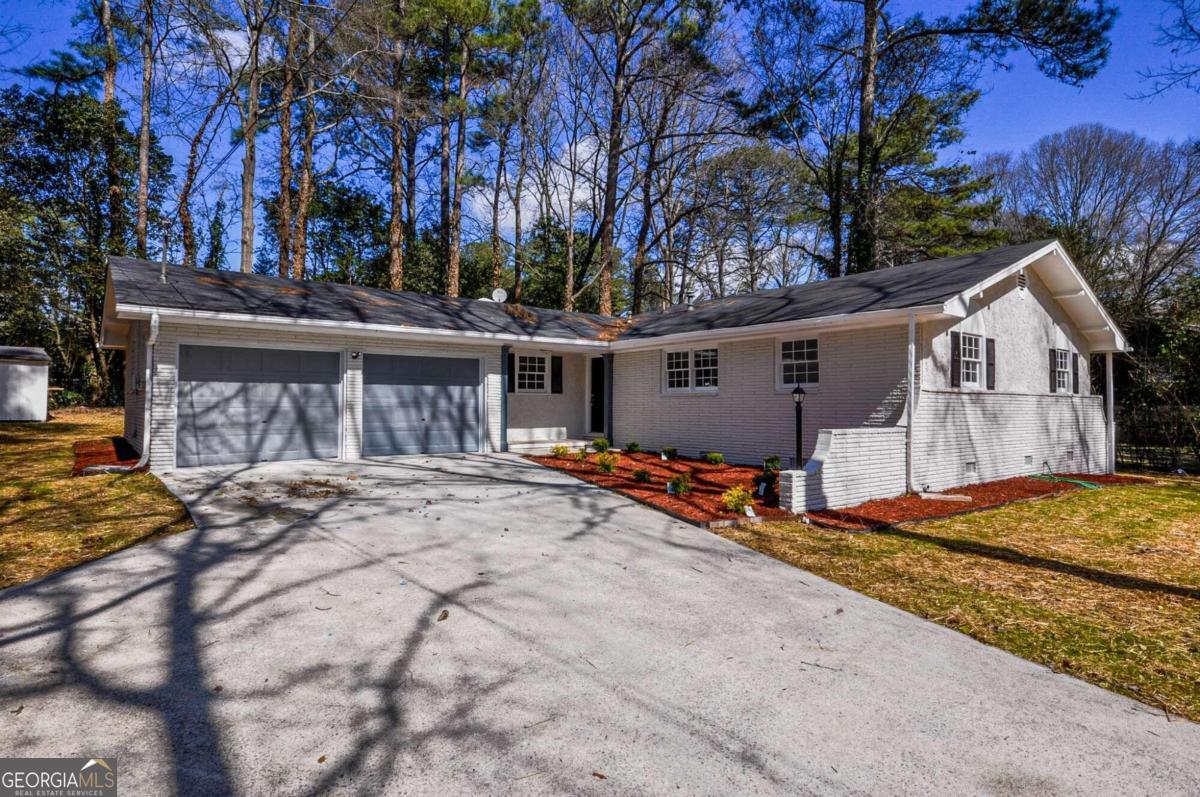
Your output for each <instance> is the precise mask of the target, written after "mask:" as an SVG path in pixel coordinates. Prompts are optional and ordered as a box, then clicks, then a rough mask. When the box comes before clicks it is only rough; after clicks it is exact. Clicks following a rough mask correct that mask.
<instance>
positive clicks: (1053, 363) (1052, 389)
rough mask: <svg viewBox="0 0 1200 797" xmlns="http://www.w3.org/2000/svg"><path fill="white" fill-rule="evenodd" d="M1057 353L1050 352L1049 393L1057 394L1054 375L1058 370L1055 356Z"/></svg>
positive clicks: (1056, 380)
mask: <svg viewBox="0 0 1200 797" xmlns="http://www.w3.org/2000/svg"><path fill="white" fill-rule="evenodd" d="M1057 353H1058V352H1057V351H1056V350H1054V349H1051V350H1050V392H1051V393H1057V392H1058V374H1057V373H1056V371H1057V369H1058V358H1057V357H1056V356H1055V355H1057Z"/></svg>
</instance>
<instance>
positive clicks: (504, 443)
mask: <svg viewBox="0 0 1200 797" xmlns="http://www.w3.org/2000/svg"><path fill="white" fill-rule="evenodd" d="M510 351H512V346H501V347H500V450H501V451H508V353H509V352H510Z"/></svg>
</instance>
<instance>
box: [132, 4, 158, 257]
mask: <svg viewBox="0 0 1200 797" xmlns="http://www.w3.org/2000/svg"><path fill="white" fill-rule="evenodd" d="M141 49H142V98H141V99H142V102H141V119H140V124H139V126H138V187H137V223H136V227H135V235H136V238H137V256H138V257H140V258H143V259H144V258H146V257H147V256H148V251H147V242H146V238H147V236H148V234H149V232H148V231H149V227H150V99H151V97H150V94H151V90H152V89H153V87H154V0H142V41H141Z"/></svg>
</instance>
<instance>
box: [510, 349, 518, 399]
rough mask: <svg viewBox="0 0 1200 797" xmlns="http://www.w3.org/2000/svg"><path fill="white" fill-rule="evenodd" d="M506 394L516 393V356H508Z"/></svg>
mask: <svg viewBox="0 0 1200 797" xmlns="http://www.w3.org/2000/svg"><path fill="white" fill-rule="evenodd" d="M508 392H509V393H516V392H517V355H515V354H510V355H508Z"/></svg>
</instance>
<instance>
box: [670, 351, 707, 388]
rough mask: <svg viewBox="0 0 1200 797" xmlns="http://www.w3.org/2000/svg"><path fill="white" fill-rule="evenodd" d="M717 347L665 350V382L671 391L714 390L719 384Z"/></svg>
mask: <svg viewBox="0 0 1200 797" xmlns="http://www.w3.org/2000/svg"><path fill="white" fill-rule="evenodd" d="M718 371H719V365H718V358H717V350H716V349H684V350H679V351H668V352H665V354H664V357H663V384H664V386H665V388H666V390H667V392H669V393H697V392H700V393H703V392H713V391H715V390H716V389H717V385H718V384H719V377H718Z"/></svg>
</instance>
